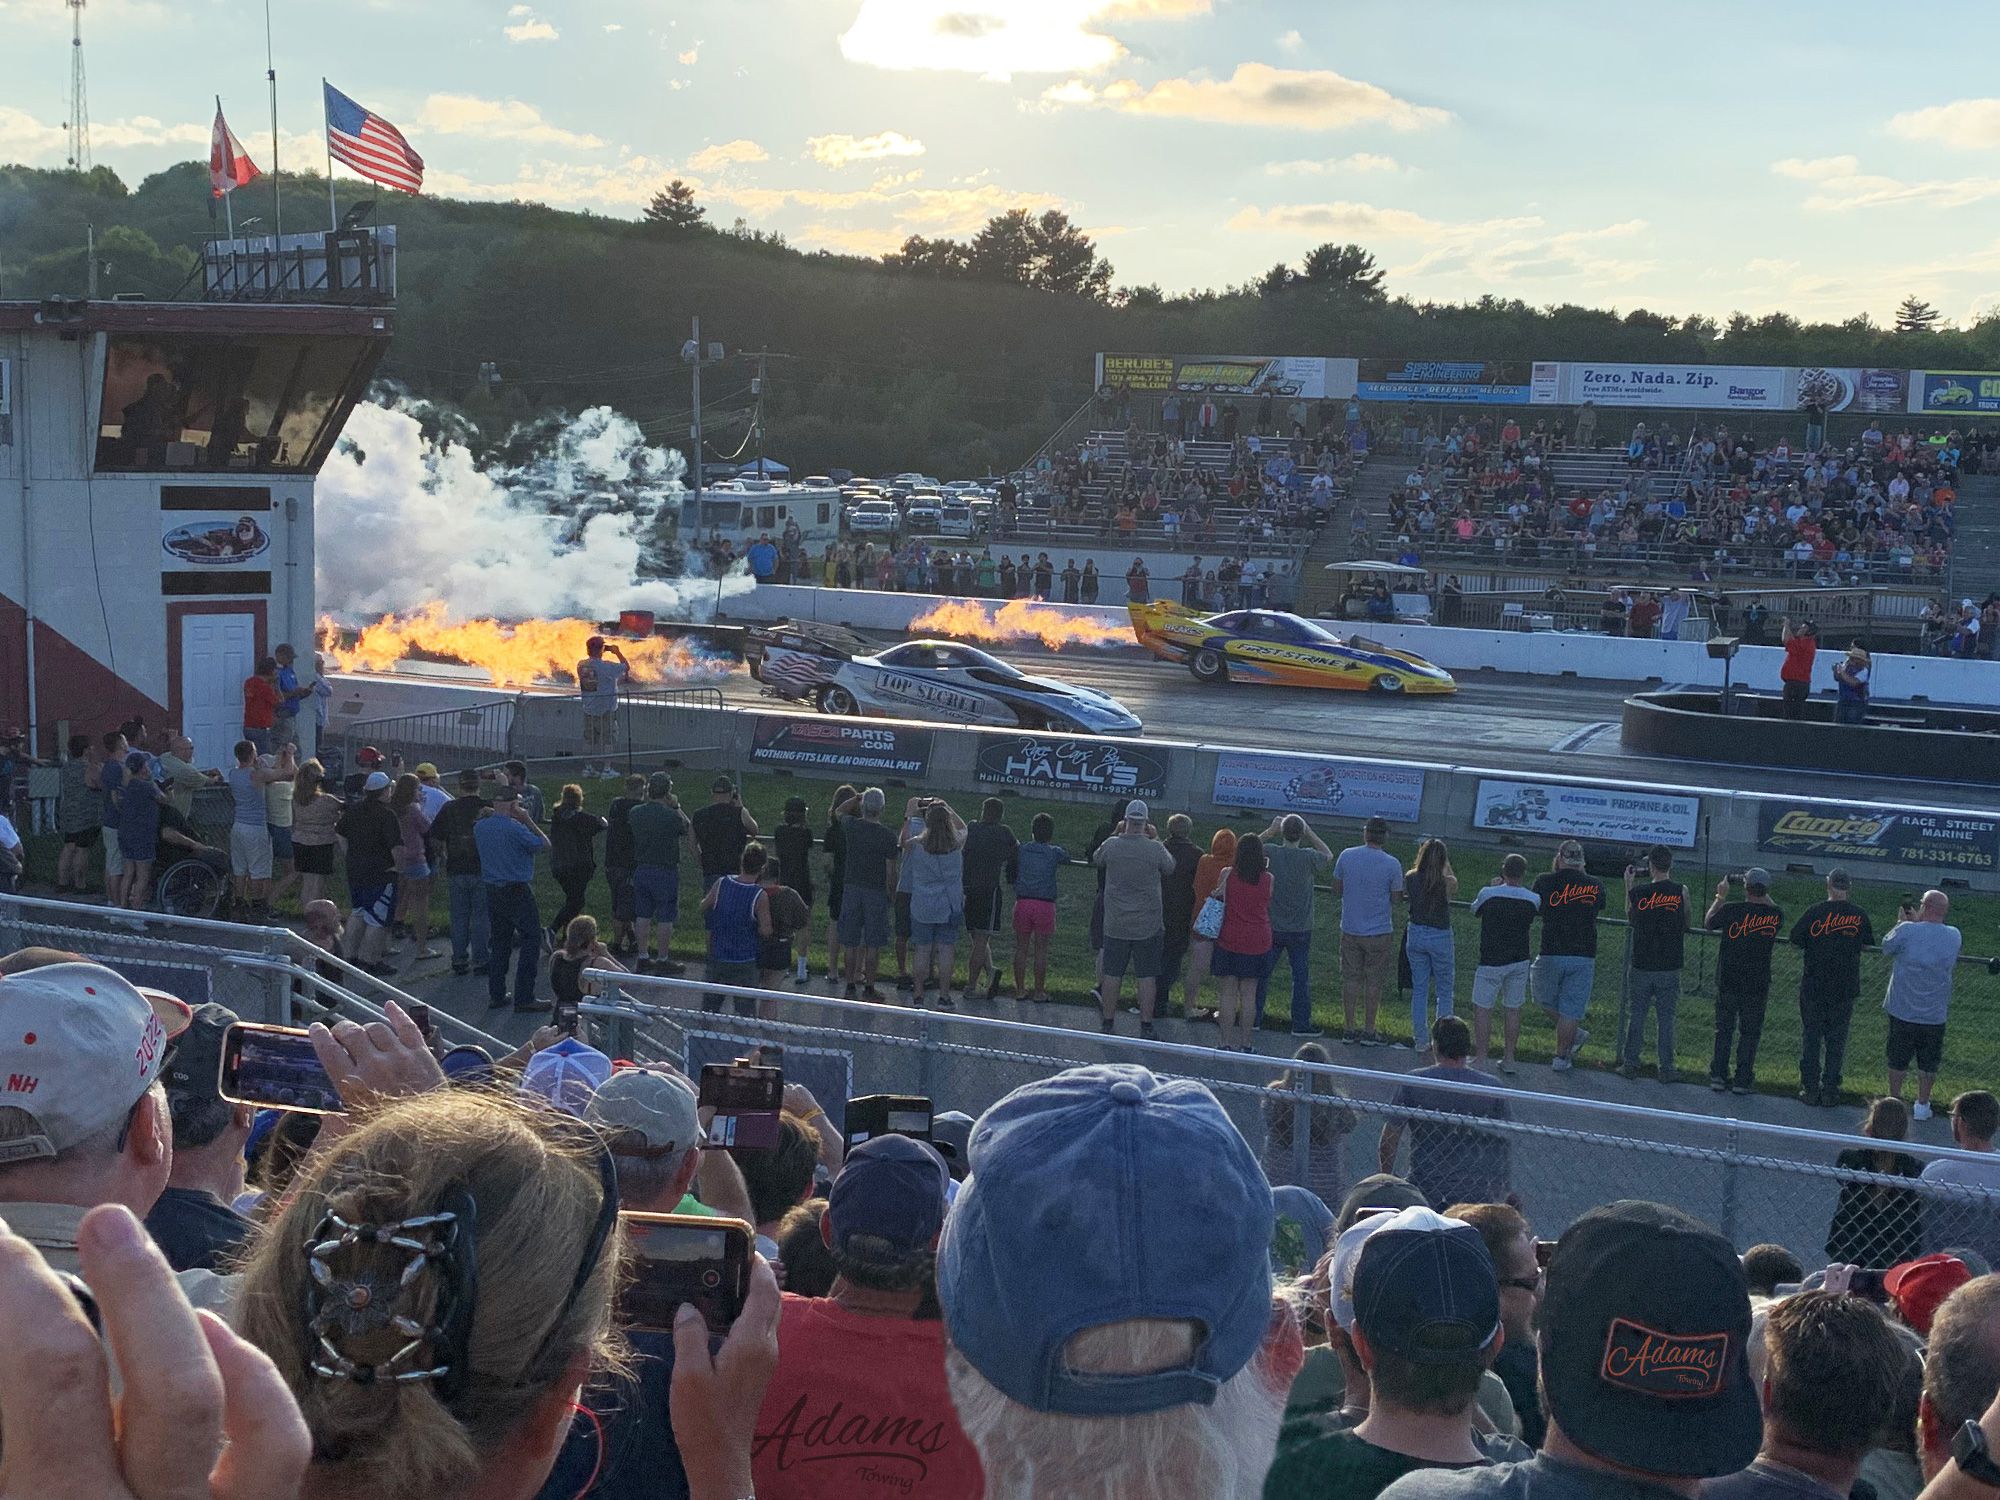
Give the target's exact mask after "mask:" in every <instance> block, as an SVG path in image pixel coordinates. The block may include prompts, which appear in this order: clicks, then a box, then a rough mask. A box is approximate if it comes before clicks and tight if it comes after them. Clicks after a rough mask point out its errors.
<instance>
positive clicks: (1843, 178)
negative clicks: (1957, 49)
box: [1771, 111, 2000, 213]
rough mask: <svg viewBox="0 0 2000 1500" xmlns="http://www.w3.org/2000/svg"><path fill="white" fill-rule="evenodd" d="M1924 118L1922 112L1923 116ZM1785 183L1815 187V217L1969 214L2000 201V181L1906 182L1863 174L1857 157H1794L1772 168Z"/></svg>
mask: <svg viewBox="0 0 2000 1500" xmlns="http://www.w3.org/2000/svg"><path fill="white" fill-rule="evenodd" d="M1918 113H1922V111H1918ZM1771 170H1772V172H1773V173H1775V174H1776V175H1778V176H1780V177H1788V178H1790V179H1792V180H1793V181H1795V182H1807V183H1811V184H1812V189H1813V190H1812V192H1810V193H1809V194H1808V195H1807V196H1806V199H1805V202H1804V204H1803V205H1802V206H1803V207H1804V208H1805V209H1806V210H1807V211H1808V212H1810V213H1850V212H1852V211H1854V210H1855V209H1863V208H1887V207H1904V206H1925V207H1930V208H1964V207H1965V206H1966V205H1967V204H1970V203H1983V202H1985V201H1986V200H1987V199H1989V198H1996V197H2000V177H1949V178H1930V179H1928V180H1926V181H1922V182H1905V181H1903V180H1902V179H1900V178H1896V177H1880V176H1876V175H1874V174H1871V173H1867V172H1863V171H1862V170H1861V162H1860V160H1859V158H1857V157H1853V156H1818V157H1812V158H1810V159H1801V158H1799V157H1796V156H1788V157H1786V158H1785V159H1784V160H1782V161H1774V162H1772V163H1771Z"/></svg>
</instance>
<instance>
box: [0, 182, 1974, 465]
mask: <svg viewBox="0 0 2000 1500" xmlns="http://www.w3.org/2000/svg"><path fill="white" fill-rule="evenodd" d="M365 191H366V190H365V189H363V188H362V187H361V186H360V185H359V184H355V183H343V184H342V206H343V208H344V207H346V206H348V205H350V204H351V203H353V202H354V201H355V199H356V198H357V197H358V196H360V195H361V194H362V193H363V192H365ZM208 204H209V199H208V193H207V172H206V167H205V165H203V164H200V163H195V162H189V163H185V164H183V165H181V166H179V167H175V168H173V169H171V170H169V171H167V172H163V173H160V174H158V175H156V176H153V177H151V178H148V179H147V180H146V181H145V182H143V183H141V184H140V185H139V186H138V187H137V188H135V189H128V187H127V186H126V185H125V184H124V183H123V182H121V181H120V180H119V179H118V177H117V176H116V175H115V174H114V173H112V172H111V171H109V170H108V169H105V168H101V167H100V168H98V169H96V170H95V171H93V172H90V173H88V174H83V175H79V174H76V173H73V172H60V171H39V170H31V169H28V168H23V167H0V297H39V296H44V295H48V294H50V293H55V292H65V293H71V294H81V293H82V292H83V290H84V288H85V284H86V279H87V265H86V258H85V252H84V241H85V226H86V225H87V224H88V225H92V226H94V228H95V233H96V243H97V253H98V260H99V268H100V279H99V291H100V295H106V296H108V295H110V294H111V293H114V292H137V293H141V294H144V295H146V296H149V297H159V298H166V297H171V296H172V295H174V294H175V292H176V291H177V290H179V289H180V288H181V287H182V285H183V283H184V282H185V280H186V277H187V272H188V270H189V268H190V267H191V266H192V265H193V263H194V260H193V251H192V247H194V246H196V245H198V244H199V243H200V242H201V240H202V239H204V238H206V237H207V236H209V235H212V234H219V233H220V232H221V225H220V223H219V222H215V221H212V220H211V218H210V215H209V210H208ZM270 204H271V198H270V193H269V191H268V184H267V183H265V182H259V183H256V184H254V185H253V186H252V187H250V188H248V189H246V190H244V191H243V192H241V193H239V194H238V196H237V205H236V207H237V215H238V223H239V228H240V227H242V225H243V221H244V220H245V219H247V218H249V217H250V216H253V215H255V216H257V217H259V218H260V219H262V220H263V222H261V223H259V224H257V225H256V226H254V228H253V231H252V232H256V233H264V232H268V230H269V228H270V223H269V219H270V211H271V210H270ZM284 205H285V222H286V227H287V228H288V229H301V228H306V227H309V226H316V225H318V224H322V223H324V221H325V215H326V198H325V182H324V180H323V179H320V178H314V177H302V178H290V177H288V178H287V179H286V181H285V198H284ZM375 220H376V222H390V223H394V224H396V225H397V226H398V229H399V234H400V237H401V246H402V251H401V301H400V307H399V312H398V321H397V339H396V343H395V347H394V350H393V352H392V353H391V355H390V357H389V361H388V365H387V367H386V370H385V373H386V374H387V375H389V376H391V377H393V378H395V379H399V380H401V381H403V382H405V383H407V384H408V385H409V386H411V387H412V388H414V389H415V390H417V391H418V392H420V393H422V394H425V395H430V396H434V397H442V398H447V399H450V400H454V401H457V402H460V403H461V404H464V405H465V406H466V408H467V410H468V411H469V412H470V413H471V414H472V415H473V416H474V418H475V419H476V420H478V421H479V422H480V423H481V425H482V426H483V427H484V428H485V429H486V430H488V431H489V432H493V433H495V434H496V435H497V434H498V432H499V431H501V430H503V429H504V427H505V426H506V424H507V419H508V418H509V417H511V416H515V415H522V416H525V415H528V414H530V413H533V412H539V411H542V410H544V409H546V408H549V407H561V408H566V409H570V410H575V409H578V408H581V407H583V406H586V405H591V404H595V403H600V402H603V403H609V404H611V405H613V406H616V407H618V408H619V409H620V410H622V411H624V412H626V413H628V414H629V415H631V416H633V417H635V418H637V419H638V420H639V421H640V422H641V423H642V424H643V425H644V426H645V427H646V430H647V432H648V433H649V434H650V435H651V436H652V437H654V438H655V439H657V440H660V441H666V442H671V443H676V444H678V443H679V442H681V441H683V440H684V438H685V433H686V426H687V417H688V411H689V380H688V371H687V369H686V368H685V366H683V365H682V363H681V361H680V357H679V351H680V347H681V345H682V343H683V342H684V341H685V340H686V338H687V336H688V321H689V318H690V317H691V316H692V315H695V314H699V315H700V317H701V320H702V335H703V338H704V340H705V341H707V340H717V341H720V342H721V343H723V344H724V345H725V346H726V347H727V349H728V351H729V353H730V354H731V355H732V356H737V355H744V356H748V355H752V354H754V353H755V352H756V351H757V350H759V349H768V350H769V351H770V353H771V356H772V358H771V362H770V393H769V397H768V402H767V407H766V416H767V438H766V444H765V447H766V451H767V452H769V453H771V454H773V455H775V456H777V457H780V458H783V459H785V460H787V461H789V462H791V463H793V464H795V465H797V466H800V467H802V468H804V469H807V470H812V469H822V468H825V467H828V466H831V465H834V464H844V465H847V466H849V467H852V468H854V469H857V470H861V471H864V472H881V471H887V470H894V469H901V468H922V469H925V470H927V471H930V472H937V473H941V474H950V475H959V474H967V473H979V472H983V471H985V470H987V469H989V468H991V467H994V466H996V465H1001V464H1013V463H1018V462H1020V461H1021V460H1022V459H1024V458H1025V457H1026V456H1027V455H1028V454H1029V453H1030V452H1032V451H1033V449H1034V447H1035V445H1036V444H1037V443H1039V442H1040V441H1041V440H1042V438H1044V437H1045V436H1046V435H1047V434H1048V432H1049V431H1050V430H1051V429H1052V428H1053V427H1054V426H1055V425H1056V424H1057V423H1058V422H1059V421H1061V420H1062V419H1063V418H1064V417H1066V416H1068V415H1069V414H1070V413H1071V412H1072V411H1074V410H1075V409H1076V408H1077V406H1078V405H1079V404H1081V403H1082V402H1083V401H1084V400H1085V399H1086V398H1087V397H1088V395H1089V394H1090V372H1091V356H1092V354H1093V353H1094V352H1095V351H1097V350H1100V349H1120V350H1130V351H1160V352H1181V353H1199V352H1208V353H1231V354H1236V353H1242V354H1354V355H1364V356H1365V355H1385V356H1394V357H1398V358H1405V357H1421V358H1459V359H1514V360H1521V359H1534V358H1541V359H1569V358H1592V359H1634V360H1640V359H1643V360H1674V361H1679V360H1688V361H1698V362H1706V363H1733V364H1794V363H1827V364H1843V365H1868V364H1887V365H1905V366H1929V367H1931V368H1937V369H1994V368H2000V318H1989V319H1987V320H1984V321H1982V322H1980V323H1979V324H1977V325H1975V326H1974V327H1972V328H1971V329H1969V330H1962V331H1933V332H1894V331H1891V330H1886V329H1884V328H1881V327H1879V326H1877V325H1875V324H1873V323H1871V322H1869V321H1868V320H1867V319H1866V318H1856V319H1854V320H1852V321H1850V322H1848V323H1844V324H1837V325H1836V324H1819V325H1811V326H1802V325H1800V324H1799V323H1797V322H1796V321H1795V320H1793V319H1791V318H1788V317H1786V316H1784V315H1782V314H1779V315H1774V316H1770V317H1765V318H1760V319H1755V320H1752V319H1749V318H1742V317H1739V318H1736V319H1733V320H1730V321H1729V322H1728V323H1726V324H1723V325H1720V326H1718V325H1717V324H1716V323H1714V322H1712V321H1710V320H1708V319H1704V318H1678V317H1675V316H1672V315H1668V314H1661V313H1654V312H1649V311H1643V310H1642V311H1630V310H1627V311H1623V312H1618V311H1611V310H1593V309H1588V308H1581V307H1574V306H1566V307H1555V308H1531V307H1529V306H1527V305H1526V304H1525V303H1522V302H1518V301H1503V300H1499V299H1494V298H1487V299H1482V300H1481V301H1480V302H1478V303H1473V304H1464V305H1452V306H1442V305H1437V304H1430V303H1415V302H1411V301H1409V300H1406V299H1404V298H1401V297H1398V296H1396V295H1395V293H1396V291H1397V288H1396V287H1395V286H1394V284H1393V282H1391V283H1389V284H1387V285H1381V284H1379V278H1376V277H1374V276H1373V273H1372V272H1369V271H1368V268H1367V267H1366V266H1365V265H1364V264H1361V263H1358V262H1356V261H1355V260H1354V259H1353V257H1352V255H1351V254H1348V255H1346V257H1345V258H1343V255H1342V254H1336V253H1333V252H1335V251H1336V250H1342V251H1344V247H1323V248H1322V250H1321V251H1319V252H1315V253H1314V256H1312V257H1306V258H1304V259H1302V261H1301V262H1300V264H1299V266H1298V268H1297V269H1296V270H1294V271H1288V270H1287V269H1286V268H1285V267H1273V268H1270V269H1269V270H1267V271H1256V270H1254V269H1253V268H1248V267H1246V268H1245V272H1244V280H1243V282H1242V283H1241V284H1240V285H1238V286H1234V287H1231V288H1228V289H1225V290H1218V291H1203V292H1197V293H1194V294H1190V295H1182V296H1174V297H1162V296H1161V295H1160V294H1159V292H1158V291H1157V290H1156V289H1154V288H1149V287H1141V288H1136V289H1135V288H1122V287H1121V288H1119V289H1118V290H1115V291H1114V290H1108V287H1107V286H1106V281H1107V279H1106V278H1099V282H1098V285H1099V286H1100V287H1101V288H1104V294H1103V295H1088V294H1084V295H1071V294H1063V293H1056V292H1049V291H1042V290H1037V289H1035V288H1033V287H1031V286H1023V285H1017V284H1012V283H1011V282H1009V281H1006V280H1001V279H995V278H993V277H991V276H987V275H982V274H980V272H979V269H978V264H977V255H976V251H977V248H978V247H977V244H976V243H975V245H974V246H972V247H970V248H971V249H972V250H973V251H974V252H975V254H974V255H973V257H972V259H971V260H970V261H968V260H967V258H966V257H965V256H964V255H959V254H956V253H952V254H939V253H937V252H938V251H939V249H940V247H941V242H936V241H932V242H915V243H914V244H913V246H911V247H906V253H905V254H902V255H899V256H894V257H890V258H889V260H888V261H887V262H884V261H873V260H865V259H860V258H856V257H851V256H839V255H831V254H827V253H824V252H801V251H799V250H797V249H794V248H792V247H790V246H788V245H786V244H785V243H784V242H783V241H782V240H780V239H778V238H776V237H766V236H763V235H760V234H758V233H757V232H756V231H755V230H754V228H745V227H743V226H740V225H739V226H737V227H736V228H734V229H728V228H725V229H720V230H717V229H714V228H711V227H708V226H707V225H706V224H702V225H699V226H696V227H693V228H690V227H688V226H687V225H685V224H683V225H676V224H673V223H650V222H646V221H643V220H639V221H628V220H622V219H610V218H602V217H598V216H596V215H592V214H585V213H572V212H557V211H555V210H553V209H549V208H546V207H543V206H541V205H539V204H533V203H475V202H462V201H457V200H452V199H445V198H428V197H426V198H416V199H409V198H404V197H401V196H400V195H396V194H390V193H383V194H380V195H378V196H377V201H376V212H375ZM990 227H991V226H989V228H990ZM943 248H945V249H951V248H952V247H949V246H945V247H943ZM1304 252H1305V247H1303V246H1302V247H1301V255H1302V256H1304ZM1363 260H1364V261H1365V257H1364V258H1363ZM1106 269H1107V270H1108V268H1106ZM487 361H492V362H494V363H495V364H496V365H497V366H498V369H499V372H500V376H501V383H500V386H499V388H498V391H497V394H495V395H488V394H487V393H485V392H484V391H482V390H481V389H480V388H479V386H478V381H477V378H476V377H477V373H478V371H479V368H480V366H481V364H482V363H483V362H487ZM752 373H753V361H751V360H750V359H748V358H735V359H732V360H731V362H730V363H728V364H725V365H724V366H722V367H721V368H719V369H713V370H711V371H709V372H708V373H707V374H706V375H705V376H704V386H705V390H704V396H705V402H704V405H705V407H706V409H707V410H708V412H709V420H710V422H711V428H710V439H709V440H710V444H711V452H712V453H715V452H719V453H724V454H726V453H729V452H731V451H733V450H735V449H736V448H737V447H738V446H739V445H740V444H741V443H742V442H743V438H744V433H745V431H746V426H747V412H748V409H749V406H750V403H751V397H750V394H749V387H750V381H751V376H752Z"/></svg>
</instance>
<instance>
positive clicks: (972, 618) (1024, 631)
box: [910, 599, 1132, 651]
mask: <svg viewBox="0 0 2000 1500" xmlns="http://www.w3.org/2000/svg"><path fill="white" fill-rule="evenodd" d="M926 631H930V632H932V633H935V634H937V635H948V636H951V637H953V638H955V639H957V640H962V641H981V642H985V643H987V644H991V645H1008V644H1013V643H1018V642H1022V641H1039V642H1040V643H1041V644H1042V645H1044V646H1046V647H1048V648H1049V649H1050V650H1051V651H1060V650H1062V649H1063V648H1064V647H1065V646H1129V645H1131V644H1132V632H1131V630H1130V628H1129V627H1125V626H1112V625H1106V624H1103V623H1102V622H1101V621H1098V620H1094V619H1092V618H1091V617H1090V616H1088V615H1075V614H1067V613H1065V612H1064V611H1062V610H1060V609H1051V608H1049V607H1048V606H1047V605H1045V604H1033V603H1030V602H1029V601H1028V600H1026V599H1009V600H1008V601H1007V602H1006V603H1005V604H1003V605H1001V606H1000V607H999V609H998V610H994V609H991V608H990V607H989V606H986V605H983V604H974V603H973V602H972V601H971V600H968V599H950V600H947V601H945V602H944V603H943V604H940V605H938V607H937V608H935V609H933V610H930V611H928V612H926V613H924V614H921V615H919V616H917V618H916V619H914V620H912V621H910V633H911V634H912V635H921V634H923V633H924V632H926Z"/></svg>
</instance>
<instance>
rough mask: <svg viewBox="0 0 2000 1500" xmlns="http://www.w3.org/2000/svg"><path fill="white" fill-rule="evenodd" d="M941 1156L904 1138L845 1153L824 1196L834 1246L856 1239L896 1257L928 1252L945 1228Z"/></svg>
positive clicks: (946, 1175) (946, 1177) (885, 1139)
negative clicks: (878, 1244) (873, 1242)
mask: <svg viewBox="0 0 2000 1500" xmlns="http://www.w3.org/2000/svg"><path fill="white" fill-rule="evenodd" d="M949 1179H950V1173H948V1172H947V1171H946V1170H945V1165H944V1158H943V1157H941V1156H939V1155H938V1154H937V1152H936V1151H934V1150H932V1149H931V1148H930V1147H929V1146H927V1145H925V1144H924V1143H923V1142H922V1141H919V1140H913V1139H912V1138H911V1137H909V1136H906V1135H878V1136H876V1137H874V1138H873V1139H872V1140H867V1141H863V1142H862V1143H861V1144H860V1145H858V1146H856V1147H855V1148H854V1149H853V1150H852V1151H850V1152H848V1153H847V1159H846V1160H845V1161H844V1162H842V1163H841V1166H840V1172H839V1174H838V1175H837V1176H836V1177H835V1178H834V1179H833V1187H832V1188H831V1189H830V1190H829V1191H828V1193H827V1196H826V1215H827V1222H828V1227H829V1232H830V1237H831V1239H832V1244H833V1248H834V1249H836V1250H842V1249H845V1248H846V1246H847V1242H848V1240H849V1239H850V1238H851V1237H853V1236H855V1235H866V1236H868V1237H870V1238H872V1239H877V1240H883V1241H886V1242H887V1244H888V1246H889V1248H890V1249H891V1250H892V1251H894V1252H897V1253H903V1254H907V1253H909V1252H911V1251H916V1250H928V1249H930V1247H931V1245H932V1244H933V1243H934V1242H935V1241H936V1240H937V1237H938V1231H939V1230H941V1229H942V1228H944V1211H945V1183H946V1182H947V1181H948V1180H949Z"/></svg>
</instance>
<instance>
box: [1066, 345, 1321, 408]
mask: <svg viewBox="0 0 2000 1500" xmlns="http://www.w3.org/2000/svg"><path fill="white" fill-rule="evenodd" d="M1354 365H1355V362H1354V361H1353V360H1351V359H1322V358H1319V357H1318V356H1312V355H1274V354H1100V355H1098V356H1097V388H1098V389H1099V390H1100V391H1106V392H1116V391H1117V390H1119V388H1120V387H1123V388H1124V389H1126V390H1129V391H1131V392H1132V393H1133V394H1134V395H1153V396H1161V395H1165V394H1166V393H1167V392H1168V391H1177V392H1180V393H1181V394H1183V395H1201V396H1216V397H1229V396H1264V395H1270V396H1273V397H1276V398H1279V399H1282V400H1290V399H1292V398H1294V397H1300V398H1303V399H1305V400H1307V401H1326V400H1339V401H1344V400H1346V399H1347V398H1348V397H1349V396H1351V395H1353V394H1354Z"/></svg>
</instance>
